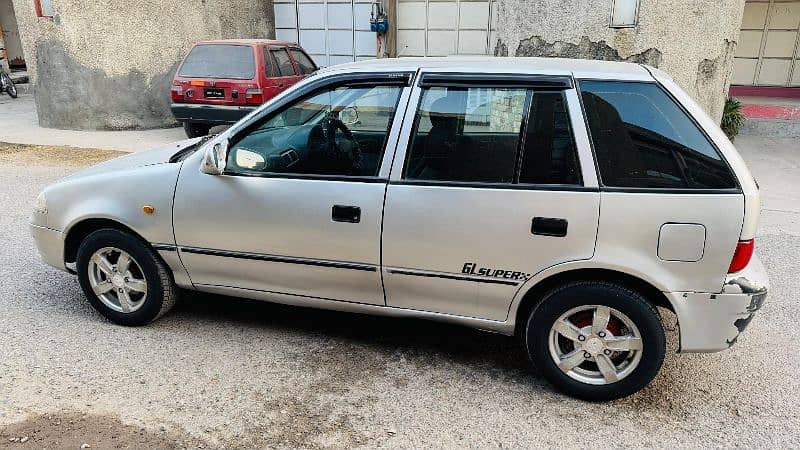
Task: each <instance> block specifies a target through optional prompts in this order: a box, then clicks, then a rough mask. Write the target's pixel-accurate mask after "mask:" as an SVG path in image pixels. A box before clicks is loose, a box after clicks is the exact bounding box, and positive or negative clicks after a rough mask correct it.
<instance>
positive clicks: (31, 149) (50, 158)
mask: <svg viewBox="0 0 800 450" xmlns="http://www.w3.org/2000/svg"><path fill="white" fill-rule="evenodd" d="M125 154H127V153H125V152H118V151H114V150H101V149H97V148H79V147H68V146H65V145H28V144H9V143H7V142H0V163H11V164H25V165H37V166H60V167H63V166H73V167H80V166H90V165H93V164H98V163H101V162H103V161H107V160H109V159H111V158H116V157H118V156H122V155H125Z"/></svg>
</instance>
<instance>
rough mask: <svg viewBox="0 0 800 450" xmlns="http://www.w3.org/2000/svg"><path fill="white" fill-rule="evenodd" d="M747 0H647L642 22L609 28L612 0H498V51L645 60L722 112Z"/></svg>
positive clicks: (717, 114) (713, 110)
mask: <svg viewBox="0 0 800 450" xmlns="http://www.w3.org/2000/svg"><path fill="white" fill-rule="evenodd" d="M744 3H745V1H744V0H658V1H656V0H641V5H640V8H639V25H638V26H637V27H636V28H628V29H612V28H609V26H608V25H609V19H610V16H611V5H612V0H500V2H499V5H498V8H499V9H498V22H497V42H496V46H495V54H496V55H499V56H514V55H516V56H559V57H567V58H587V59H604V60H619V61H631V62H637V63H645V64H649V65H652V66H655V67H658V68H660V69H662V70H664V71H666V72H668V73H669V74H670V75H672V77H673V78H674V79H675V81H676V82H677V83H678V84H679V85H680V86H681V87H683V88H684V89H685V90H686V91H687V92H688V93H689V94H690V95H691V96H692V97H694V99H695V100H697V101H698V102H699V103H700V104H701V105H703V106H704V107H705V108H706V111H708V112H709V114H711V116H712V117H714V118H716V119H719V118H721V117H722V108H723V104H724V101H725V97H726V95H727V90H728V85H729V84H730V76H731V71H732V69H733V54H734V51H735V49H736V42H737V39H738V37H739V27H740V25H741V23H742V12H743V10H744Z"/></svg>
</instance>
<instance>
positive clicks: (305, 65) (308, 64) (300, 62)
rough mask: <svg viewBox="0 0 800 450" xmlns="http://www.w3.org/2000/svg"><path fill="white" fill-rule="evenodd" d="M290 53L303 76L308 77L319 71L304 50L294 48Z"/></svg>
mask: <svg viewBox="0 0 800 450" xmlns="http://www.w3.org/2000/svg"><path fill="white" fill-rule="evenodd" d="M289 52H290V53H291V54H292V58H294V62H296V63H297V68H298V69H300V74H301V75H308V74H311V73H314V72H316V71H317V66H316V65H315V64H314V62H313V61H311V58H309V57H308V56H306V54H305V53H303V52H302V50H299V49H296V48H293V49H291V50H289Z"/></svg>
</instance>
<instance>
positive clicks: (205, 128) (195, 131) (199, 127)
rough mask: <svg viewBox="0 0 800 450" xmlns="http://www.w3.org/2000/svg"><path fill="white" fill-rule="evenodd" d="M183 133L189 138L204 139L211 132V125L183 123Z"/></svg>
mask: <svg viewBox="0 0 800 450" xmlns="http://www.w3.org/2000/svg"><path fill="white" fill-rule="evenodd" d="M183 131H184V132H186V136H187V137H189V138H196V137H203V136H206V135H207V134H208V132H209V131H211V125H206V124H202V123H195V122H183Z"/></svg>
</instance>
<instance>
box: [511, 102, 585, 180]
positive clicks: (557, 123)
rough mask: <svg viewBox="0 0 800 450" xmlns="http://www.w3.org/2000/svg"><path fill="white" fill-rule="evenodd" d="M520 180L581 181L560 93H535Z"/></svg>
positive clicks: (576, 153) (567, 118)
mask: <svg viewBox="0 0 800 450" xmlns="http://www.w3.org/2000/svg"><path fill="white" fill-rule="evenodd" d="M519 182H520V183H529V184H581V173H580V165H579V164H578V151H577V149H576V148H575V139H574V138H573V137H572V127H571V126H570V121H569V114H567V103H566V99H565V98H564V93H563V92H534V93H533V98H532V100H531V105H530V112H529V113H528V127H527V131H526V132H525V150H524V151H523V154H522V167H521V169H520V174H519Z"/></svg>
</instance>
